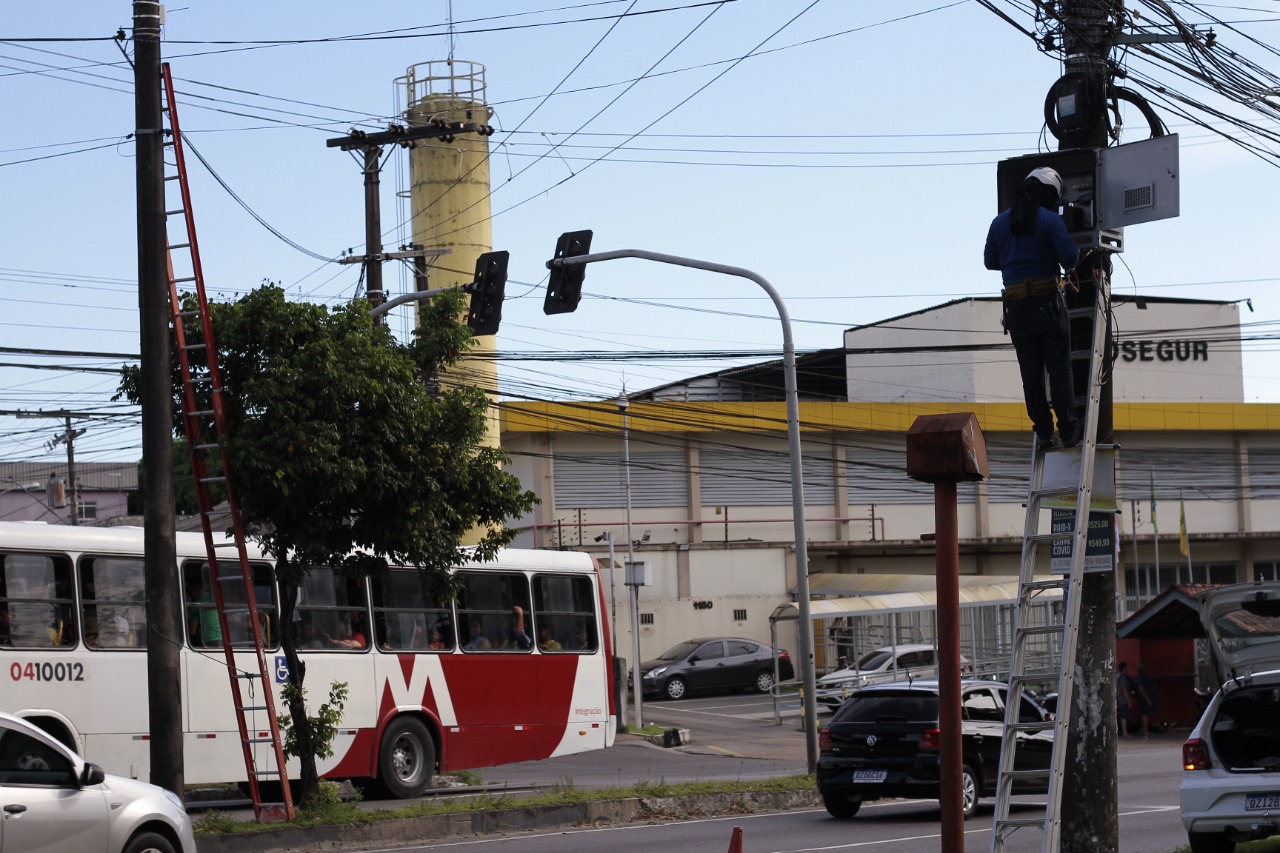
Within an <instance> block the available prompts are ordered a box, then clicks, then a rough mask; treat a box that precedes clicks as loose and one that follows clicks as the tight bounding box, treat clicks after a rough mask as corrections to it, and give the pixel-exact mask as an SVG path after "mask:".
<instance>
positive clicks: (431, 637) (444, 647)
mask: <svg viewBox="0 0 1280 853" xmlns="http://www.w3.org/2000/svg"><path fill="white" fill-rule="evenodd" d="M434 587H435V585H434V583H433V580H432V577H431V575H430V574H428V573H426V572H419V571H418V570H416V569H392V570H390V571H389V572H387V573H386V574H385V575H379V576H377V577H375V578H373V627H374V634H376V635H377V643H378V648H380V649H386V650H388V651H417V650H424V651H449V650H451V649H452V648H453V647H454V645H455V643H456V640H455V638H454V631H453V609H452V608H451V607H450V606H449V602H448V600H447V599H445V598H444V597H443V596H442V595H440V594H438V593H437V592H436V591H435V588H434Z"/></svg>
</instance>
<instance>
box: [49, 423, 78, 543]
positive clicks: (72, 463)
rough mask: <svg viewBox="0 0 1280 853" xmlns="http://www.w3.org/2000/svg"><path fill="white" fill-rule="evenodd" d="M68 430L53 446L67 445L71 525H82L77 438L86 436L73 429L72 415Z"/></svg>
mask: <svg viewBox="0 0 1280 853" xmlns="http://www.w3.org/2000/svg"><path fill="white" fill-rule="evenodd" d="M66 422H67V426H66V430H65V431H64V432H63V433H62V435H60V436H57V437H56V438H54V439H53V441H52V442H51V444H61V443H62V442H64V441H65V442H66V443H67V491H69V492H71V523H72V524H73V525H78V524H79V523H80V487H79V486H78V485H77V484H76V438H77V437H79V436H82V435H84V430H82V429H74V430H73V429H72V428H71V415H70V414H69V413H68V414H67V416H66Z"/></svg>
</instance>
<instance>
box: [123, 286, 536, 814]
mask: <svg viewBox="0 0 1280 853" xmlns="http://www.w3.org/2000/svg"><path fill="white" fill-rule="evenodd" d="M184 301H185V302H186V303H187V304H186V305H184V307H185V308H194V307H195V305H194V297H191V296H189V295H188V296H187V297H185V298H184ZM461 307H462V294H461V293H460V292H450V293H446V294H444V295H442V296H439V297H436V298H435V299H433V300H432V302H431V303H429V304H424V306H423V308H422V309H421V312H420V326H421V327H422V329H423V330H424V331H422V332H420V333H418V334H416V335H415V337H414V340H413V342H412V343H411V344H408V345H404V344H400V343H398V342H396V341H395V339H394V338H393V337H392V335H391V334H390V332H389V331H388V330H387V329H386V327H384V326H375V325H374V323H373V321H372V318H371V317H370V316H369V313H368V306H367V304H366V303H364V302H356V303H354V304H351V305H344V306H339V307H336V308H332V309H330V308H328V307H326V306H323V305H313V304H303V303H297V302H290V301H288V300H287V299H286V298H285V294H284V292H283V291H282V290H281V289H280V288H278V287H275V286H264V287H261V288H259V289H257V290H254V291H253V292H251V293H249V294H248V295H246V296H245V297H243V298H242V299H240V300H239V301H237V302H229V303H211V304H210V311H211V317H212V321H213V328H214V334H215V337H216V345H217V352H218V363H219V369H220V375H221V380H222V387H223V389H224V395H223V396H224V399H223V406H224V408H225V411H226V413H227V423H228V434H229V435H228V438H227V439H226V440H225V449H226V453H227V460H228V464H229V467H230V480H231V483H232V487H233V489H234V492H235V496H236V501H237V503H238V505H239V507H240V512H241V517H242V519H243V521H244V524H245V529H246V530H247V531H248V532H249V535H250V537H251V538H253V539H254V540H255V541H257V542H258V543H259V544H260V545H261V546H262V548H263V549H264V550H265V551H266V552H267V553H268V554H270V555H271V556H272V557H274V558H275V559H276V561H277V567H276V574H277V579H278V581H279V583H280V589H281V601H280V618H281V621H282V624H283V625H284V626H286V628H287V626H290V625H291V622H292V618H293V610H294V605H295V603H296V600H297V590H298V587H299V585H300V583H301V582H302V579H303V577H304V576H305V574H306V572H307V570H308V567H310V566H333V567H336V568H338V569H340V570H341V571H343V572H344V573H346V574H350V575H366V574H370V573H376V572H379V571H382V570H385V568H386V567H387V566H388V565H398V566H411V567H416V568H418V569H419V570H421V571H423V572H424V573H426V574H427V576H428V578H427V579H430V580H432V581H434V582H435V584H437V585H439V586H441V587H444V586H447V575H446V573H445V571H444V570H446V569H448V568H450V567H452V566H456V565H458V564H460V563H461V562H462V561H463V559H464V558H468V559H479V560H486V559H491V558H492V557H493V556H494V554H495V553H496V551H497V550H498V548H500V547H502V546H503V545H506V544H507V543H508V542H510V540H511V538H512V536H513V535H514V534H513V533H512V532H510V531H509V530H507V529H506V527H505V524H504V522H505V521H506V519H508V518H512V517H519V516H520V515H523V514H524V513H525V512H528V511H529V509H530V508H532V506H533V505H534V502H535V498H534V496H533V494H532V493H530V492H527V491H525V490H523V489H522V488H521V487H520V484H519V481H518V480H517V479H516V478H515V477H513V476H512V475H510V474H508V473H507V472H506V471H504V470H503V462H504V461H505V458H506V457H505V455H504V454H503V453H502V451H501V450H499V449H498V448H493V447H486V446H484V445H483V443H482V441H483V437H484V433H485V425H486V420H487V412H488V400H487V398H486V396H485V394H484V392H483V391H482V390H481V389H478V388H473V387H466V386H459V385H452V386H450V387H447V388H445V389H444V390H443V391H439V392H433V391H432V390H430V389H431V387H432V382H431V380H432V379H433V378H434V377H436V376H437V375H438V374H440V373H445V372H447V371H448V370H449V368H450V367H453V366H455V365H456V364H457V362H458V359H459V358H460V357H461V356H462V355H463V354H464V353H465V352H466V350H467V348H468V347H469V346H470V342H471V333H470V330H469V329H467V327H466V326H465V325H463V324H462V323H460V322H458V316H459V313H460V310H461ZM192 325H194V324H192ZM201 342H202V341H201V336H200V334H199V330H198V329H196V331H195V333H194V334H193V333H188V337H187V343H188V344H198V343H201ZM173 375H174V396H175V400H178V401H180V399H181V389H182V384H181V380H180V376H179V371H178V368H177V363H176V359H175V365H174V372H173ZM138 379H139V375H138V372H137V370H136V369H132V370H126V374H125V376H124V379H123V381H122V383H121V395H122V396H127V397H129V398H130V399H131V400H132V401H134V402H136V401H137V400H138V389H139V384H138ZM195 387H197V388H200V389H207V388H208V385H207V383H199V384H197V385H196V386H195ZM202 393H203V394H204V395H205V396H206V397H207V395H208V391H207V390H204V391H203V392H202ZM198 408H200V409H208V408H210V406H209V404H208V400H207V399H205V400H200V401H199V402H198ZM181 426H182V422H181V406H180V405H176V406H175V432H177V433H178V434H179V435H182V432H181ZM475 531H478V533H479V539H478V541H475V542H474V543H473V544H472V547H471V548H470V549H469V553H465V554H464V553H463V552H461V551H460V550H459V548H458V546H459V543H460V542H461V541H462V539H463V537H464V535H467V534H468V533H471V534H472V536H474V535H475ZM279 633H280V636H281V640H282V645H283V646H284V652H285V655H286V657H287V658H288V661H289V668H290V680H291V681H292V682H293V683H294V684H295V685H297V686H298V687H301V686H302V683H303V679H304V677H305V672H304V669H303V665H302V662H301V661H300V660H299V659H298V656H297V653H296V650H295V648H294V638H293V636H292V632H291V631H290V630H282V631H280V632H279ZM371 639H372V638H371ZM301 695H302V694H301V693H298V694H296V695H294V696H292V697H291V700H292V701H288V702H287V703H286V704H287V705H288V706H289V709H290V712H291V714H292V716H293V720H294V737H295V738H296V740H297V746H298V750H299V752H300V753H301V754H302V755H303V759H302V761H303V773H302V785H303V791H302V794H303V796H306V795H307V794H310V793H314V792H315V790H316V782H317V778H316V776H315V764H314V758H313V756H314V755H315V749H314V746H313V744H312V741H311V737H310V726H309V724H308V719H307V713H306V708H305V705H304V702H303V701H302V698H301Z"/></svg>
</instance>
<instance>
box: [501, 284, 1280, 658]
mask: <svg viewBox="0 0 1280 853" xmlns="http://www.w3.org/2000/svg"><path fill="white" fill-rule="evenodd" d="M1240 307H1241V306H1240V304H1239V303H1236V302H1225V301H1211V300H1191V299H1177V298H1164V297H1137V296H1129V295H1117V296H1116V297H1115V299H1114V304H1113V312H1112V316H1113V330H1114V333H1115V347H1114V353H1115V356H1116V358H1115V361H1114V366H1113V375H1112V377H1111V385H1112V388H1113V393H1114V400H1115V414H1114V418H1115V442H1116V443H1117V444H1118V445H1119V450H1118V451H1117V454H1116V455H1117V461H1116V463H1115V479H1116V489H1117V497H1118V502H1119V509H1120V512H1119V515H1118V516H1117V518H1116V527H1117V528H1118V531H1119V543H1118V546H1119V547H1118V549H1117V550H1118V555H1117V558H1118V565H1119V567H1120V572H1119V577H1118V584H1117V585H1118V588H1119V600H1118V601H1117V618H1120V619H1123V618H1124V617H1125V616H1127V615H1129V614H1131V613H1133V612H1134V611H1135V610H1137V609H1138V608H1139V607H1141V606H1142V605H1143V604H1145V603H1146V602H1148V601H1150V600H1151V599H1152V598H1154V597H1155V596H1157V595H1159V594H1160V593H1161V591H1163V590H1165V589H1167V588H1169V587H1170V586H1171V585H1173V584H1175V583H1192V584H1201V583H1225V582H1234V581H1238V580H1246V579H1254V578H1280V501H1278V500H1277V497H1278V495H1277V492H1278V490H1280V406H1277V405H1272V404H1262V403H1246V402H1245V400H1244V379H1243V370H1242V359H1241V345H1242V341H1241V327H1240ZM1000 311H1001V305H1000V301H999V299H998V298H967V299H958V300H954V301H951V302H947V303H945V304H941V305H938V306H935V307H932V308H929V309H926V310H923V311H917V312H913V313H910V314H905V315H903V316H899V317H894V318H891V319H887V320H884V321H881V322H878V323H872V324H869V325H866V326H859V327H856V328H851V329H848V330H847V331H846V332H845V333H844V342H843V343H844V346H843V347H842V348H840V349H832V350H825V351H820V352H816V353H812V354H807V355H803V356H801V357H800V358H799V359H798V377H799V392H800V421H801V427H802V430H803V460H804V461H803V464H804V480H805V482H804V489H805V516H806V519H807V521H806V525H807V533H808V537H807V538H808V540H809V542H808V555H809V575H810V586H811V590H812V593H813V595H814V596H815V597H823V598H837V597H843V596H863V595H868V594H880V593H894V592H909V593H920V592H921V591H922V590H923V591H926V592H927V591H928V590H931V589H932V587H933V574H934V552H933V547H932V543H931V541H930V535H931V533H932V528H933V508H932V499H933V498H932V487H930V486H928V485H927V484H923V483H918V482H915V481H912V480H909V479H908V478H907V476H906V473H905V442H904V436H905V433H906V431H907V429H908V428H909V427H910V426H911V425H912V423H913V422H914V421H915V419H916V418H917V417H919V416H920V415H925V414H935V413H943V412H957V411H972V412H974V413H976V414H977V417H978V420H979V423H980V425H981V427H982V430H983V433H984V436H985V439H986V443H987V448H988V456H989V460H990V473H991V476H990V478H989V479H988V480H987V481H985V482H981V483H968V484H963V483H962V484H961V485H960V571H961V575H962V577H961V584H962V590H964V591H967V594H969V595H974V594H975V590H978V589H980V588H983V587H989V586H992V585H994V584H999V583H1001V582H1006V583H1007V582H1010V581H1013V580H1015V579H1016V576H1017V571H1018V560H1019V555H1020V552H1021V548H1022V537H1023V525H1024V519H1025V510H1024V507H1023V503H1024V501H1025V500H1026V496H1027V488H1028V483H1027V479H1028V472H1029V468H1030V462H1031V453H1032V448H1031V435H1032V434H1031V427H1030V422H1029V420H1028V419H1027V415H1026V411H1025V408H1024V404H1023V402H1022V389H1021V385H1020V380H1019V375H1018V369H1017V364H1016V361H1015V359H1014V355H1013V350H1012V347H1011V345H1010V344H1009V343H1008V338H1007V337H1005V336H1004V335H1003V334H1002V331H1001V326H1000ZM626 401H627V403H628V405H627V407H626V411H625V415H624V412H623V410H622V409H621V408H620V407H619V406H618V404H617V401H614V400H607V401H582V402H554V403H553V402H509V403H506V404H504V407H503V418H502V443H503V446H504V447H505V448H506V449H507V450H508V451H509V452H510V453H511V455H512V470H513V472H514V473H516V474H517V475H518V476H519V477H520V479H521V481H522V482H523V483H524V485H525V486H526V487H527V488H529V489H531V490H533V491H534V492H536V493H537V494H538V496H539V498H540V499H541V501H542V503H541V505H540V506H539V507H538V508H537V509H536V510H535V515H534V516H533V517H532V518H526V519H523V520H522V522H520V524H522V525H523V526H522V528H521V536H520V538H519V539H518V540H517V542H516V544H517V546H520V547H542V548H548V547H550V548H572V549H580V550H585V551H589V552H591V553H593V554H595V555H596V556H597V557H598V558H599V559H600V560H601V564H602V565H607V561H608V553H609V542H608V539H609V538H612V541H613V549H614V554H615V559H616V564H617V566H618V567H619V569H620V568H621V565H622V563H624V562H625V561H626V560H627V552H628V548H627V545H628V535H627V524H626V519H627V516H628V503H629V505H630V515H631V537H630V538H631V548H630V550H631V554H632V558H633V559H634V561H636V562H641V561H642V562H643V563H644V564H645V568H646V571H647V575H648V582H647V585H646V586H644V587H642V588H640V592H639V629H640V644H641V657H642V659H643V658H648V657H652V656H654V655H656V654H658V653H660V652H662V651H663V650H664V649H665V648H667V647H669V646H670V645H672V644H674V643H676V642H678V641H680V640H683V639H686V638H688V637H694V636H714V635H739V636H747V637H752V638H755V639H759V640H764V641H768V640H769V639H770V636H771V627H775V628H782V631H781V632H780V633H779V634H778V641H779V643H780V644H781V645H783V646H785V647H787V648H790V649H792V650H795V649H796V648H797V643H796V639H795V634H794V630H795V625H796V623H795V622H789V623H779V625H777V626H771V623H770V616H771V615H772V614H774V612H775V610H776V609H777V608H778V607H779V606H781V605H784V604H786V603H788V602H791V601H794V598H795V591H796V565H795V554H794V549H793V542H794V537H793V528H792V506H791V500H792V495H791V483H790V476H789V470H788V465H789V460H788V455H787V442H786V412H785V404H784V397H783V381H782V368H781V362H771V363H765V364H757V365H752V366H747V367H741V368H735V369H731V370H725V371H721V372H718V373H715V374H710V375H705V376H697V377H691V378H689V379H687V380H684V381H681V382H677V383H673V384H669V385H665V386H662V387H659V388H654V389H650V390H647V391H645V392H642V393H638V394H630V395H628V397H627V398H626ZM624 420H625V423H624ZM624 441H625V443H626V447H625V448H624ZM624 453H625V454H626V456H627V458H628V459H629V464H628V465H624V464H623V460H624ZM628 474H629V478H628ZM628 480H629V488H628ZM1183 508H1185V510H1184V511H1185V519H1186V521H1185V525H1186V531H1187V542H1188V551H1189V554H1188V555H1184V554H1183V553H1181V550H1180V547H1179V545H1180V541H1179V540H1180V535H1179V534H1180V510H1181V509H1183ZM1153 510H1154V516H1155V517H1153ZM1157 529H1158V536H1157ZM604 534H608V536H605V535H604ZM1045 562H1046V565H1045V567H1044V568H1045V571H1048V570H1049V566H1048V565H1047V563H1048V558H1047V557H1046V560H1045ZM615 595H616V599H617V617H616V620H615V621H616V625H617V630H618V636H619V646H620V648H621V649H622V650H624V652H625V651H626V650H629V649H630V647H631V645H630V634H629V632H630V630H631V620H630V617H629V615H628V614H629V609H628V606H627V588H626V587H625V586H624V585H623V577H622V572H621V571H620V570H619V571H618V572H617V577H616V585H615ZM978 597H979V598H980V595H978ZM814 628H815V632H816V635H815V639H816V640H817V641H818V642H817V644H816V645H817V654H818V663H819V667H820V668H821V667H822V666H823V663H824V660H823V659H824V651H825V652H826V655H827V657H828V659H830V654H831V650H830V647H829V646H830V644H829V643H826V642H825V638H826V637H827V636H828V633H827V631H828V630H829V629H828V626H826V625H825V624H824V623H823V622H821V621H816V622H815V626H814ZM909 637H910V628H909V626H907V627H904V626H902V625H897V626H895V628H894V629H893V631H892V632H891V633H890V634H889V635H883V636H881V637H880V639H881V640H882V641H884V642H891V641H894V640H896V641H898V642H903V641H906V640H907V639H909ZM864 641H865V642H876V641H877V638H876V637H868V638H864ZM824 645H825V646H826V647H827V648H825V649H824Z"/></svg>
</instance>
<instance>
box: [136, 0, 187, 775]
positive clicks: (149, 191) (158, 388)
mask: <svg viewBox="0 0 1280 853" xmlns="http://www.w3.org/2000/svg"><path fill="white" fill-rule="evenodd" d="M161 14H162V7H161V4H160V3H159V0H133V43H134V115H135V124H136V127H135V136H134V138H135V140H136V143H137V155H138V165H137V200H138V308H139V323H138V326H139V338H140V343H141V355H142V358H141V385H140V394H139V396H140V402H141V404H142V480H143V510H142V511H143V518H144V521H143V528H144V532H143V547H144V556H143V572H144V575H145V579H146V595H147V640H146V642H147V707H148V711H149V714H150V718H149V726H148V730H149V731H150V733H151V740H150V746H151V774H150V781H151V782H152V783H154V784H156V785H160V786H161V787H163V788H168V789H169V790H170V791H173V792H174V793H176V794H177V795H178V796H180V797H181V796H183V794H184V787H183V769H184V768H183V763H182V693H181V690H180V689H179V678H180V674H181V673H180V668H179V657H178V655H179V651H180V649H181V647H182V643H183V639H184V637H185V635H186V632H185V631H184V630H183V629H182V620H181V618H180V616H179V612H178V611H179V607H180V601H179V592H178V572H177V559H178V558H177V546H176V543H175V536H174V513H175V509H174V492H173V416H172V409H173V389H172V386H171V384H170V381H171V380H170V365H169V281H168V267H167V250H168V240H167V237H166V231H165V192H164V187H165V182H164V117H163V115H162V112H161V106H160V25H161Z"/></svg>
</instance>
